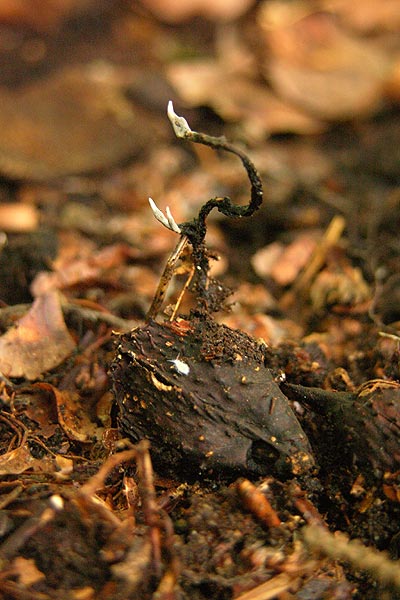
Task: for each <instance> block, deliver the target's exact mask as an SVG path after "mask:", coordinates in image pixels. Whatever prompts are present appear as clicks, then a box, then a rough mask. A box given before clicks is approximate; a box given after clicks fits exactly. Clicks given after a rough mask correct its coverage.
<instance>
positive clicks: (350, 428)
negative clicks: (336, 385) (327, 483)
mask: <svg viewBox="0 0 400 600" xmlns="http://www.w3.org/2000/svg"><path fill="white" fill-rule="evenodd" d="M284 391H285V394H287V395H288V396H289V397H290V398H293V399H296V400H299V401H300V402H301V403H303V404H306V405H308V406H310V407H311V408H312V409H313V410H315V412H317V413H321V414H324V415H326V416H327V424H326V426H327V427H330V428H331V429H332V430H333V431H335V432H336V433H337V439H338V449H337V451H338V455H339V454H340V457H343V445H341V444H340V442H341V443H342V444H344V445H346V446H347V447H348V448H350V449H351V455H352V461H354V462H356V464H357V466H358V468H359V469H360V471H362V472H363V473H365V474H371V475H374V476H379V477H380V476H382V474H383V473H384V472H386V471H391V472H393V471H397V470H398V469H400V384H399V383H397V382H395V381H386V380H383V379H373V380H371V381H367V382H366V383H364V384H363V385H362V386H361V387H360V388H359V389H358V390H357V392H356V393H347V392H331V391H326V390H323V389H319V388H307V387H303V386H301V385H290V384H286V385H284Z"/></svg>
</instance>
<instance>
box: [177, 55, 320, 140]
mask: <svg viewBox="0 0 400 600" xmlns="http://www.w3.org/2000/svg"><path fill="white" fill-rule="evenodd" d="M167 76H168V78H169V81H170V83H171V84H172V85H173V86H174V88H175V89H176V90H177V92H178V94H179V95H180V97H181V98H182V100H183V101H184V102H185V104H186V105H189V106H193V107H195V106H209V107H211V108H212V109H213V110H214V111H215V112H216V113H217V114H218V115H219V116H221V117H222V118H223V119H225V120H226V121H231V122H239V121H240V124H241V128H242V129H243V131H244V132H245V136H246V139H252V140H254V141H259V140H261V139H263V138H264V137H265V136H267V135H270V134H272V133H278V132H290V133H301V134H310V133H318V132H320V131H322V130H323V129H324V125H323V123H322V122H321V121H318V120H317V119H315V118H313V117H312V116H310V115H307V114H306V113H305V112H304V111H302V110H301V109H300V108H297V107H294V106H290V105H289V104H288V103H287V102H283V101H282V100H280V99H279V98H278V97H276V96H275V95H274V94H273V93H271V91H270V90H268V87H267V85H263V84H260V83H257V82H256V81H255V80H254V79H252V78H251V77H249V76H247V75H245V74H240V73H236V72H229V71H227V70H226V67H225V64H224V62H218V61H215V60H195V61H194V60H193V61H185V62H181V63H178V62H175V63H173V64H171V65H170V66H169V68H168V70H167Z"/></svg>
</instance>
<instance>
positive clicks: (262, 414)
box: [111, 320, 314, 476]
mask: <svg viewBox="0 0 400 600" xmlns="http://www.w3.org/2000/svg"><path fill="white" fill-rule="evenodd" d="M177 357H179V360H180V361H182V362H184V363H185V364H186V365H188V367H189V372H181V371H180V370H177V369H176V368H174V364H173V363H172V364H171V361H174V360H175V359H176V358H177ZM184 371H186V370H184ZM111 374H112V378H113V385H114V392H115V397H116V401H117V404H118V407H119V426H120V428H121V430H122V432H123V434H124V435H128V436H129V437H131V438H132V439H133V440H139V439H142V438H148V439H149V440H150V441H151V445H152V456H153V460H154V462H155V464H156V466H157V467H158V468H162V469H164V470H167V471H169V472H174V474H175V475H176V470H177V469H183V470H184V471H185V472H188V471H189V472H190V473H192V474H193V475H195V476H197V475H198V474H199V473H200V472H203V473H204V472H206V473H207V474H208V475H215V476H219V475H220V474H221V473H227V472H232V471H234V472H247V473H248V472H254V473H259V474H267V473H271V472H275V473H276V472H278V473H279V474H281V475H282V474H288V475H293V474H302V473H305V472H308V471H309V470H310V469H311V468H312V467H313V466H314V459H313V457H312V453H311V448H310V445H309V442H308V440H307V437H306V435H305V434H304V432H303V430H302V428H301V426H300V424H299V422H298V420H297V418H296V416H295V415H294V413H293V411H292V409H291V407H290V404H289V401H288V400H287V398H286V397H285V396H284V394H283V393H282V392H281V390H280V389H279V386H278V385H277V383H276V382H275V380H274V378H273V375H272V374H271V372H270V371H269V369H268V368H267V367H266V366H265V364H264V355H263V352H262V349H261V348H260V347H259V346H258V344H257V343H256V342H255V341H254V340H253V339H252V338H250V337H249V336H247V335H246V334H244V333H241V332H239V331H234V330H232V329H229V328H228V327H226V326H224V325H218V324H216V323H215V322H213V321H211V320H199V321H197V322H196V321H195V320H194V321H193V322H190V323H189V322H187V321H183V322H182V321H177V322H173V323H170V324H158V323H155V322H150V323H149V324H148V325H146V326H145V327H139V328H137V329H134V330H133V331H131V332H130V333H128V334H123V335H121V336H120V338H119V340H118V346H117V352H116V357H115V360H114V362H113V364H112V367H111Z"/></svg>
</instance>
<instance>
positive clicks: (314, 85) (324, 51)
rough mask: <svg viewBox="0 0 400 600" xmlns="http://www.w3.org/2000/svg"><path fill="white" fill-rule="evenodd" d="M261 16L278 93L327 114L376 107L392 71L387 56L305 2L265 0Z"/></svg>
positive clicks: (269, 69) (346, 114)
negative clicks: (273, 0) (283, 8)
mask: <svg viewBox="0 0 400 600" xmlns="http://www.w3.org/2000/svg"><path fill="white" fill-rule="evenodd" d="M259 22H260V25H261V28H262V29H263V31H264V38H265V44H266V59H265V74H266V76H267V78H268V80H269V81H270V83H271V85H272V87H273V89H274V90H275V91H276V92H277V93H278V95H279V96H280V97H281V98H282V99H283V100H286V101H287V102H289V103H291V104H293V105H294V106H296V107H297V108H301V109H303V110H306V111H308V112H309V113H310V114H311V115H314V116H316V117H318V118H323V119H327V120H333V119H347V118H351V117H355V116H359V115H360V114H364V115H365V114H368V113H371V112H372V111H374V110H375V109H376V108H377V106H378V103H379V101H380V100H381V98H382V93H383V87H384V83H385V80H386V78H387V77H389V76H390V72H391V59H390V58H389V56H388V55H387V54H386V53H385V52H383V51H381V50H380V49H378V48H377V47H376V46H374V45H373V44H371V43H370V42H368V40H366V39H362V38H357V37H356V36H355V35H354V36H352V35H351V34H350V33H348V32H346V31H345V29H344V28H341V26H340V23H338V22H337V20H336V19H335V17H334V15H330V14H327V13H323V12H321V11H319V12H317V11H313V5H312V4H308V3H304V2H294V3H291V4H290V5H288V4H287V3H286V4H285V10H282V2H268V3H264V4H263V5H262V7H261V9H260V13H259Z"/></svg>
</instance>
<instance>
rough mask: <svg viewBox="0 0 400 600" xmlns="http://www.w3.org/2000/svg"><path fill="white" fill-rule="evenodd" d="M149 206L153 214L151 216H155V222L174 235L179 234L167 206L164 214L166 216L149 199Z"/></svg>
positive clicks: (178, 229)
mask: <svg viewBox="0 0 400 600" xmlns="http://www.w3.org/2000/svg"><path fill="white" fill-rule="evenodd" d="M149 204H150V208H151V210H152V212H153V215H154V216H155V218H156V219H157V221H159V222H160V223H161V224H162V225H164V227H166V228H167V229H170V230H171V231H174V232H175V233H181V230H180V228H179V225H178V224H177V222H176V221H175V219H174V217H173V216H172V214H171V211H170V209H169V206H167V207H166V209H165V212H166V215H167V216H165V215H164V213H163V212H162V210H160V209H159V208H158V206H157V204H156V203H155V202H154V200H153V198H149Z"/></svg>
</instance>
